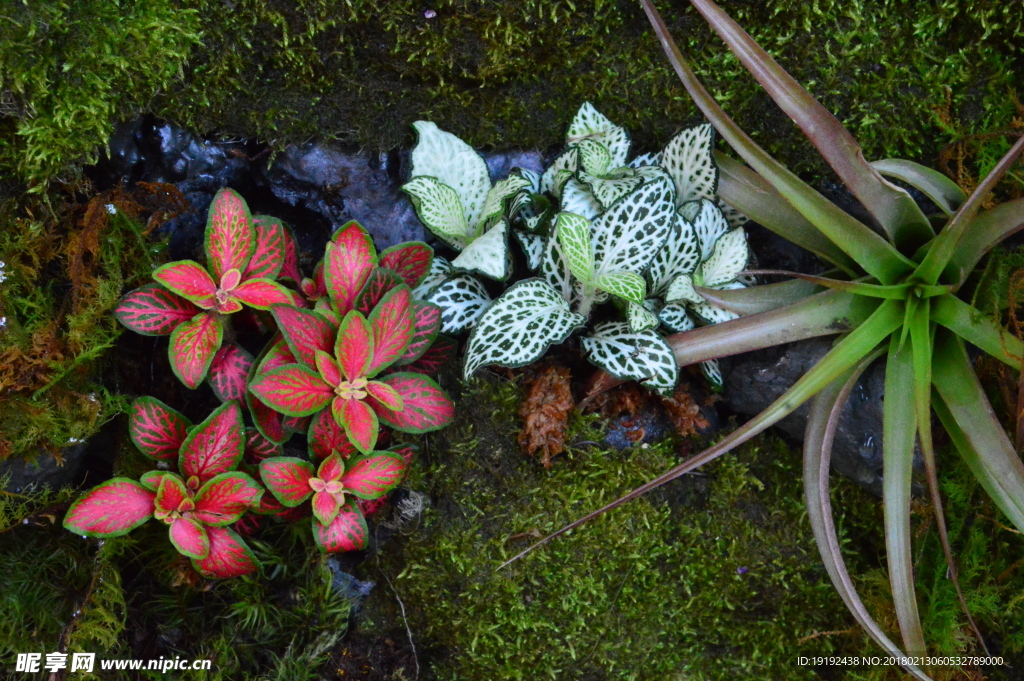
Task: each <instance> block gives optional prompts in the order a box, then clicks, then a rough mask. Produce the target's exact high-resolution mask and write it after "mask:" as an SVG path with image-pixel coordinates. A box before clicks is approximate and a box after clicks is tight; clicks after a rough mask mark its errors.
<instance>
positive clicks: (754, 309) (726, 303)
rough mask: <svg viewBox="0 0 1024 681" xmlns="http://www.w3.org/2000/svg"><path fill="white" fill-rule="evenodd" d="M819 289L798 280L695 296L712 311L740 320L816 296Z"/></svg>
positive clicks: (704, 289) (703, 293) (704, 291)
mask: <svg viewBox="0 0 1024 681" xmlns="http://www.w3.org/2000/svg"><path fill="white" fill-rule="evenodd" d="M821 290H822V288H821V287H820V286H818V285H816V284H813V283H810V282H807V281H804V280H802V279H793V280H790V281H783V282H781V283H778V284H765V285H763V286H753V287H750V288H738V289H708V288H702V289H701V290H700V291H698V293H699V294H700V295H701V297H702V298H704V300H706V301H708V302H709V303H711V304H712V305H714V306H716V307H720V308H723V309H725V310H731V311H732V312H735V313H736V314H738V315H740V316H741V317H743V316H746V315H750V314H757V313H758V312H767V311H769V310H775V309H777V308H780V307H783V306H784V305H789V304H790V303H795V302H797V301H800V300H803V299H804V298H807V297H808V296H811V295H814V294H815V293H820V292H821Z"/></svg>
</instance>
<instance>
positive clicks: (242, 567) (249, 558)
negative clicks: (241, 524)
mask: <svg viewBox="0 0 1024 681" xmlns="http://www.w3.org/2000/svg"><path fill="white" fill-rule="evenodd" d="M206 534H207V536H208V537H209V540H210V552H209V554H208V555H207V556H206V558H201V559H193V560H192V565H193V567H195V569H196V571H198V572H199V574H201V575H203V576H204V577H208V578H211V579H230V578H232V577H241V576H243V575H249V574H252V573H254V572H256V571H257V570H259V568H260V564H259V561H258V560H256V556H254V555H253V553H252V550H251V549H250V548H249V546H248V545H247V544H246V543H245V541H244V540H243V539H242V538H241V537H239V536H238V534H237V533H236V532H235V531H234V530H232V529H231V528H228V527H208V528H206Z"/></svg>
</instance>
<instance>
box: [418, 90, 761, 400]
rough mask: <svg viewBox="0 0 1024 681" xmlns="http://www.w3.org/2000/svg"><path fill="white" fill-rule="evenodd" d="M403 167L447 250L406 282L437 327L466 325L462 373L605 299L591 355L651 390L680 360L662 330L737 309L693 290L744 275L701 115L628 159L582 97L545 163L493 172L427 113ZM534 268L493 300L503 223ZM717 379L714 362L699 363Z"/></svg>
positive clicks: (576, 322)
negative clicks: (657, 147)
mask: <svg viewBox="0 0 1024 681" xmlns="http://www.w3.org/2000/svg"><path fill="white" fill-rule="evenodd" d="M415 127H416V130H417V132H418V134H419V142H418V144H417V146H416V148H415V149H414V151H413V171H412V179H411V180H410V182H409V183H408V184H406V185H405V186H404V187H403V190H404V191H405V192H406V193H408V194H409V195H410V197H411V198H412V201H413V205H414V206H415V207H416V210H417V213H418V214H419V216H420V218H421V219H422V221H423V223H424V224H425V225H426V226H427V228H428V229H430V230H431V231H432V232H434V234H436V235H437V236H438V238H440V239H441V240H442V241H444V242H445V243H446V244H448V245H449V246H451V247H452V248H454V249H455V250H457V251H460V254H459V255H458V257H456V258H454V259H453V260H452V261H451V262H449V261H447V260H445V259H444V258H440V257H435V259H434V264H433V267H432V269H431V272H430V274H429V275H428V276H427V278H426V279H425V280H424V282H423V283H422V284H421V285H420V287H419V288H417V290H416V291H415V292H414V293H415V295H416V296H417V297H419V298H423V299H426V300H429V301H430V302H432V303H435V304H437V305H439V306H440V307H441V309H442V311H443V329H444V331H446V332H449V333H453V332H459V331H463V330H466V329H470V328H472V334H471V335H470V339H469V346H468V348H467V352H466V362H465V367H464V373H465V375H466V376H467V377H468V376H470V375H471V374H472V373H473V372H474V371H476V370H477V369H479V368H480V367H483V366H489V365H499V366H504V367H518V366H523V365H526V364H529V363H531V362H534V361H536V360H537V359H539V358H540V357H541V356H542V355H543V354H544V353H545V352H546V351H547V349H548V347H550V346H551V345H555V344H558V343H562V342H564V341H565V340H566V339H567V338H568V337H569V336H570V335H571V334H572V333H574V332H576V331H579V330H581V329H583V328H585V327H586V325H587V323H588V322H589V321H590V319H591V317H592V316H593V315H594V314H596V308H595V306H597V305H599V304H602V303H605V302H608V301H611V302H612V303H613V306H609V307H608V308H607V309H608V310H618V311H619V313H620V315H621V319H620V320H619V321H615V320H614V319H612V320H607V321H605V319H606V318H607V316H608V315H607V314H605V313H604V312H602V313H601V319H602V321H601V322H600V323H597V324H596V325H595V326H594V328H593V332H592V333H591V335H589V336H586V337H584V338H583V339H581V345H582V348H583V350H584V352H585V353H586V354H587V356H588V358H589V359H590V361H591V362H592V363H593V364H595V365H597V366H599V367H601V368H602V369H604V370H606V371H607V372H608V373H610V374H612V375H613V376H615V377H617V378H621V379H634V380H639V381H642V382H644V383H645V384H646V385H648V386H649V387H651V388H654V389H656V390H659V391H661V392H671V391H672V390H673V388H674V387H675V383H676V379H677V376H678V368H677V365H676V362H675V359H674V357H673V353H672V351H671V349H670V348H669V346H668V344H667V343H666V342H665V341H664V340H663V338H662V336H661V333H660V332H661V331H670V332H678V331H683V330H688V329H690V328H693V327H694V325H695V319H694V318H696V322H697V323H702V324H713V323H716V322H719V321H724V320H726V319H731V318H733V316H734V315H733V313H731V312H729V311H727V310H724V309H722V308H719V307H716V306H715V305H714V304H713V303H712V302H711V301H709V300H708V299H706V298H705V297H704V295H702V291H707V290H708V289H728V288H737V287H742V286H743V284H742V283H741V282H740V281H738V279H737V277H738V276H739V275H740V273H741V272H742V270H743V269H744V268H745V267H746V264H747V259H748V252H747V244H746V236H745V234H744V232H743V229H742V227H741V226H740V225H741V224H742V223H743V222H745V220H746V219H745V218H744V217H743V216H742V215H740V214H739V213H737V212H736V211H734V210H732V209H729V208H728V207H726V206H724V204H722V203H721V202H720V201H719V200H718V198H717V197H716V195H715V190H716V188H717V182H718V168H717V166H716V165H715V162H714V160H713V157H712V147H713V144H714V132H713V130H712V128H711V126H710V125H700V126H696V127H693V128H689V129H687V130H683V131H682V132H680V133H679V134H678V135H676V136H675V137H674V138H673V139H672V140H671V141H670V142H669V143H668V144H667V145H666V147H665V148H664V149H663V150H662V151H661V152H659V153H656V154H645V155H643V156H639V157H637V158H634V159H633V160H632V161H630V160H628V159H629V148H630V139H629V135H628V133H627V132H626V131H625V129H623V128H621V127H619V126H617V125H615V124H614V123H612V122H611V121H609V120H608V119H607V118H606V117H604V116H603V115H602V114H600V113H599V112H598V111H597V110H596V109H595V108H594V107H593V106H591V105H590V104H589V103H587V104H584V105H583V106H582V107H581V108H580V110H579V112H577V114H576V116H575V118H574V119H573V121H572V123H571V125H570V126H569V130H568V133H567V135H566V146H565V149H564V150H563V151H562V153H561V154H559V155H558V157H556V158H555V160H554V161H553V162H552V164H551V165H550V166H549V167H548V168H547V170H545V172H544V173H543V174H537V173H534V172H531V171H529V170H523V169H518V168H517V169H514V170H513V171H512V173H511V174H510V175H509V177H508V178H506V179H503V180H500V181H499V182H497V183H495V184H494V185H493V186H492V184H491V180H490V177H489V175H488V174H487V166H486V163H485V162H484V160H483V158H482V157H481V156H480V155H479V154H478V153H477V152H476V151H474V150H473V149H472V148H471V147H470V146H469V145H467V144H465V143H464V142H462V141H461V140H459V139H458V138H457V137H455V136H454V135H451V134H449V133H446V132H443V131H441V130H439V129H438V128H437V127H436V126H434V125H433V124H432V123H423V122H419V123H416V124H415ZM510 236H511V237H513V238H514V240H515V241H516V242H517V243H518V244H519V246H520V248H521V250H522V252H523V255H524V258H525V261H526V264H527V267H528V268H529V269H530V270H531V271H533V272H535V273H536V275H537V276H536V277H534V278H530V279H526V280H523V281H520V282H518V283H516V284H515V285H513V286H512V287H510V288H508V289H507V290H506V291H505V292H504V293H502V294H501V295H500V296H499V297H498V298H497V299H496V300H493V301H492V300H491V297H490V295H489V293H488V289H487V286H485V284H484V282H483V281H482V280H481V279H479V278H478V277H481V276H482V277H486V278H489V279H492V280H497V281H505V280H507V279H508V277H509V276H510V274H511V267H512V258H511V255H510V252H509V247H508V244H509V237H510ZM703 367H704V370H705V374H706V375H707V376H708V377H709V378H710V379H711V380H712V381H713V382H714V383H716V384H717V385H720V384H721V377H720V373H719V372H718V368H717V365H716V364H714V363H713V362H707V363H705V364H704V365H703Z"/></svg>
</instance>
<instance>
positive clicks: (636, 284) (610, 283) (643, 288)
mask: <svg viewBox="0 0 1024 681" xmlns="http://www.w3.org/2000/svg"><path fill="white" fill-rule="evenodd" d="M594 286H596V287H597V288H599V289H601V290H602V291H605V292H607V293H610V294H612V295H613V296H618V297H619V298H622V299H623V300H628V301H629V302H631V303H636V304H641V303H643V302H644V297H645V296H646V295H647V282H646V281H644V278H643V277H641V276H640V275H639V274H637V273H636V272H628V271H625V270H623V271H620V272H609V273H608V274H602V275H601V276H599V277H597V278H596V279H594Z"/></svg>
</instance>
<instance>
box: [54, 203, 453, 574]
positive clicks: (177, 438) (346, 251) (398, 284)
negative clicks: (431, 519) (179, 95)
mask: <svg viewBox="0 0 1024 681" xmlns="http://www.w3.org/2000/svg"><path fill="white" fill-rule="evenodd" d="M205 250H206V256H207V266H206V267H203V266H202V265H200V264H199V263H196V262H194V261H191V260H184V261H178V262H172V263H168V264H166V265H163V266H161V267H158V268H157V269H156V270H155V271H154V274H153V277H154V279H156V283H152V284H147V285H145V286H143V287H142V288H139V289H136V290H134V291H131V292H129V293H128V294H126V295H125V296H124V298H123V299H122V301H121V303H120V304H119V305H118V307H117V310H116V315H117V318H118V319H119V320H120V321H121V323H122V324H124V325H125V326H127V327H128V328H130V329H132V330H134V331H136V332H139V333H142V334H145V335H169V336H170V344H169V348H168V353H169V357H170V362H171V367H172V369H173V371H174V373H175V375H176V376H177V377H178V378H179V379H181V381H182V382H183V383H184V384H185V385H186V386H188V387H189V388H193V389H194V388H196V387H198V386H199V384H200V383H201V382H202V381H204V380H205V381H207V382H208V383H209V385H210V387H211V388H212V390H213V392H214V393H215V395H216V396H217V397H218V398H219V399H220V400H221V401H222V402H223V404H222V405H221V407H219V408H218V409H216V410H215V411H214V412H213V413H212V414H211V415H210V416H209V418H207V419H206V420H205V421H203V423H201V424H199V425H197V426H192V424H191V423H190V422H189V421H188V420H187V419H186V418H185V417H184V416H183V415H181V414H179V413H178V412H176V411H174V410H173V409H171V408H170V407H168V406H167V405H165V404H163V403H162V402H160V401H159V400H156V399H154V398H146V397H144V398H140V399H138V400H136V402H135V403H134V404H133V405H132V418H131V432H132V439H133V441H134V442H135V443H136V445H137V446H138V448H139V449H140V451H142V452H143V453H144V454H146V455H147V456H149V457H150V458H153V459H155V460H157V461H165V460H168V459H175V458H176V459H177V461H178V471H177V472H176V473H175V472H166V471H160V470H157V471H152V472H149V473H146V474H144V475H142V476H141V478H140V479H139V480H138V481H134V480H130V479H119V478H115V479H114V480H111V481H109V482H107V483H104V484H103V485H100V486H99V487H97V488H95V489H93V490H92V491H90V492H88V493H87V494H86V495H85V496H83V497H82V498H81V499H80V500H79V501H78V502H76V503H75V505H74V506H73V507H72V508H71V510H70V511H69V512H68V515H67V517H66V519H65V527H67V528H68V529H70V530H72V531H75V532H78V533H80V534H86V535H94V536H117V535H120V534H124V533H126V532H128V531H130V530H131V529H134V528H135V527H137V526H138V525H140V524H142V523H143V522H145V521H146V520H148V519H149V518H151V517H155V518H156V519H158V520H161V521H163V522H164V523H166V524H168V525H169V527H170V536H171V541H172V542H173V543H174V545H175V546H176V547H177V548H178V550H179V551H180V552H181V553H182V554H183V555H186V556H188V557H189V558H191V559H192V560H193V564H194V566H195V568H196V569H197V570H198V571H199V572H200V573H201V574H204V575H207V576H211V577H229V576H235V575H238V574H244V573H248V572H251V571H252V570H254V569H256V562H255V559H254V558H253V557H252V555H251V554H250V553H249V552H248V549H247V548H246V546H245V543H244V541H243V540H242V539H241V538H240V537H239V536H238V534H237V533H236V532H235V531H234V530H232V529H229V528H228V526H229V525H236V523H239V521H241V520H243V519H242V516H243V515H244V514H245V513H246V512H248V511H253V512H256V513H260V514H273V515H278V516H283V517H285V518H288V519H293V520H294V519H297V518H300V517H304V516H309V515H311V516H312V517H313V529H314V537H315V538H316V540H317V542H318V544H319V545H320V546H321V548H323V549H324V550H325V551H329V552H333V551H345V550H355V549H358V548H361V547H362V546H363V545H364V544H365V542H366V538H367V529H366V523H365V520H364V513H366V512H372V511H373V510H375V508H376V507H378V506H379V504H371V503H368V502H371V501H373V500H377V499H380V498H381V497H382V496H383V495H384V494H385V493H387V492H388V491H389V490H391V489H392V488H393V487H394V486H395V485H397V484H398V483H399V482H400V481H401V478H402V476H403V475H404V473H405V470H406V468H407V466H408V463H409V460H410V459H411V456H412V450H411V448H409V447H404V448H401V449H400V450H399V451H398V452H387V451H377V450H376V447H377V445H378V443H379V442H380V443H384V442H385V441H386V438H387V433H386V432H385V433H384V434H383V435H382V433H381V428H382V426H385V427H386V428H387V429H391V430H396V431H400V432H406V433H422V432H427V431H431V430H436V429H438V428H441V427H443V426H444V425H445V424H447V423H448V421H450V420H451V418H452V417H453V408H452V404H451V401H450V400H449V399H448V397H447V395H446V394H445V393H444V391H442V390H441V389H440V388H439V387H438V385H437V384H436V383H435V382H434V381H433V380H432V379H430V378H428V377H427V376H426V375H425V373H424V372H430V373H435V372H436V371H437V370H438V369H439V368H440V367H441V366H442V365H443V364H444V363H445V362H446V361H447V357H448V354H449V353H450V352H451V351H452V350H453V344H452V343H451V342H446V341H444V340H442V342H440V343H437V342H435V341H437V340H438V331H439V328H440V323H441V313H440V309H439V308H438V307H437V306H435V305H433V304H431V303H428V302H424V301H414V300H413V299H412V288H413V287H415V286H417V285H419V283H420V282H421V281H422V279H423V278H424V277H425V276H426V274H427V272H428V270H429V268H430V265H431V258H432V251H431V249H430V248H429V247H427V246H426V245H425V244H421V243H409V244H401V245H399V246H395V247H393V248H391V249H388V250H387V251H385V252H384V253H381V254H380V255H378V254H377V252H376V249H375V248H374V246H373V242H372V240H371V239H370V236H369V235H368V234H367V233H366V231H365V230H364V229H363V228H362V227H360V226H359V225H358V224H356V223H349V224H347V225H345V226H343V227H342V228H341V229H339V230H338V232H337V233H336V234H335V235H334V238H333V239H332V240H331V242H330V243H329V244H328V246H327V249H326V253H325V255H324V258H323V260H322V262H321V263H319V264H318V265H317V267H316V270H315V272H314V276H313V277H312V278H304V277H303V276H302V274H301V272H300V270H299V267H298V258H297V252H296V248H295V242H294V238H293V237H292V236H291V234H290V232H289V230H288V228H287V227H286V226H285V225H284V224H283V223H282V222H281V221H280V220H276V219H274V218H269V217H266V216H255V217H253V216H251V215H250V214H249V210H248V207H247V206H246V204H245V201H244V200H243V199H242V198H241V196H239V195H238V194H237V193H235V192H233V191H232V190H229V189H223V190H221V191H220V192H218V194H217V195H216V197H215V198H214V201H213V203H212V205H211V208H210V214H209V218H208V224H207V230H206V239H205ZM279 279H280V280H283V281H286V282H288V283H290V284H292V285H294V286H295V287H296V289H289V288H286V287H285V285H284V284H282V283H281V281H279ZM307 305H308V306H309V307H310V308H312V309H309V308H307V307H306V306H307ZM245 316H247V317H248V320H247V321H248V322H249V323H250V326H255V327H256V328H263V329H266V330H268V331H270V330H274V332H273V334H272V335H271V337H270V338H269V340H268V341H267V342H266V344H265V347H264V349H263V351H262V352H260V353H259V355H258V357H255V358H254V357H253V355H252V354H250V353H249V352H248V351H247V350H245V348H244V347H242V345H241V343H240V342H239V339H238V338H237V336H236V334H237V333H238V329H237V328H236V326H235V324H234V323H233V320H235V319H238V318H239V317H245ZM244 407H247V410H248V413H249V417H250V419H251V421H252V423H253V425H254V426H255V427H254V428H248V429H246V427H245V414H244V411H245V409H244ZM294 433H305V434H306V439H307V449H308V456H309V460H308V461H305V460H301V459H298V458H295V457H281V456H280V454H281V453H282V450H281V445H282V443H283V442H285V441H286V440H287V439H289V438H290V437H291V436H292V435H293V434H294ZM243 453H244V454H245V459H244V460H243ZM314 464H317V465H318V468H316V469H315V470H316V474H315V475H314V474H313V472H314ZM238 466H242V468H243V470H236V468H237V467H238ZM304 473H308V475H304ZM260 481H261V482H262V483H263V484H264V485H266V487H267V489H269V490H270V491H271V493H272V496H270V497H264V489H263V487H262V486H261V485H260ZM310 498H311V503H309V504H304V505H302V506H300V504H303V502H304V501H306V500H307V499H310ZM238 527H239V529H241V530H245V529H247V528H248V527H249V525H248V524H247V523H246V522H242V523H241V524H240V525H238Z"/></svg>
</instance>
